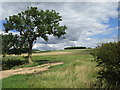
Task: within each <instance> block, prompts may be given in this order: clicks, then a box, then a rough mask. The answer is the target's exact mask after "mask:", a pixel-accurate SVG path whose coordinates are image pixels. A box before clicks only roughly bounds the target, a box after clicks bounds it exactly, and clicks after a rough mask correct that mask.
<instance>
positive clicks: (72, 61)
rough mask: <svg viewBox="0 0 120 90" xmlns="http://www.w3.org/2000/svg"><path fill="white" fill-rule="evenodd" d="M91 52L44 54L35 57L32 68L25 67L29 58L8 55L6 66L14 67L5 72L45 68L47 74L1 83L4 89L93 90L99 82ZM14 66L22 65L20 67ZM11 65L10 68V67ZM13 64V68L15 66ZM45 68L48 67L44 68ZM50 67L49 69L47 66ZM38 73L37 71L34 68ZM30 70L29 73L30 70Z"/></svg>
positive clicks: (17, 77) (18, 77) (11, 77)
mask: <svg viewBox="0 0 120 90" xmlns="http://www.w3.org/2000/svg"><path fill="white" fill-rule="evenodd" d="M90 52H91V49H78V50H77V49H76V50H59V51H48V52H47V51H46V52H45V51H44V52H36V53H33V56H32V58H33V61H34V63H32V64H27V63H26V59H25V57H26V54H22V55H18V56H16V55H9V56H6V57H5V58H4V60H3V61H4V62H5V63H6V62H7V63H8V62H9V63H10V61H12V64H11V63H10V64H11V66H9V67H7V66H6V67H4V71H6V70H8V69H10V70H17V69H21V68H23V70H24V69H25V68H31V67H36V66H40V65H43V67H37V70H38V68H39V69H40V68H46V67H47V68H46V69H47V70H42V71H40V70H39V71H37V70H36V72H37V73H27V74H16V75H11V76H9V77H6V78H3V79H2V87H3V88H93V87H95V84H96V82H97V80H96V77H97V68H96V67H95V65H96V63H95V62H92V60H93V59H94V58H93V56H92V55H91V54H90ZM14 62H17V63H19V64H18V65H16V64H14ZM57 62H58V63H59V62H62V64H59V65H52V63H57ZM10 64H9V65H10ZM13 64H14V65H13ZM44 64H46V65H44ZM48 64H49V65H48ZM34 69H36V68H34ZM29 70H30V69H29Z"/></svg>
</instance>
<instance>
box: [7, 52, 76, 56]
mask: <svg viewBox="0 0 120 90" xmlns="http://www.w3.org/2000/svg"><path fill="white" fill-rule="evenodd" d="M73 53H74V52H46V53H32V56H39V55H67V54H73ZM27 55H28V54H27V53H25V54H21V56H27ZM8 56H9V55H8ZM10 56H16V55H14V54H13V55H10Z"/></svg>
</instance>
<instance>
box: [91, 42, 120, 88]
mask: <svg viewBox="0 0 120 90" xmlns="http://www.w3.org/2000/svg"><path fill="white" fill-rule="evenodd" d="M119 45H120V41H119V42H110V43H103V44H101V45H100V46H97V47H96V48H95V50H94V52H93V53H92V55H93V56H94V58H95V59H94V61H96V62H97V67H100V70H99V71H98V75H99V76H98V78H99V79H100V80H101V82H102V83H106V85H107V86H108V87H114V86H115V85H117V87H120V57H119V51H120V47H119Z"/></svg>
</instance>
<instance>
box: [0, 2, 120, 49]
mask: <svg viewBox="0 0 120 90" xmlns="http://www.w3.org/2000/svg"><path fill="white" fill-rule="evenodd" d="M28 6H35V7H38V9H43V10H46V9H49V10H52V9H54V10H56V12H59V13H60V15H61V16H62V20H63V21H62V22H60V23H61V25H66V26H67V27H68V28H67V30H66V33H67V34H66V35H64V37H65V39H64V38H56V37H53V36H50V37H49V41H48V42H45V41H44V40H43V39H41V38H39V39H38V40H37V42H36V44H35V45H34V47H33V48H34V49H39V50H56V49H63V48H64V47H68V46H86V47H96V46H97V45H99V44H100V43H102V42H110V41H116V40H117V33H118V3H117V2H43V3H42V2H3V3H2V17H0V23H1V25H0V29H1V30H2V22H4V18H5V17H8V16H10V15H14V14H17V13H19V12H21V11H24V10H26V9H27V7H28Z"/></svg>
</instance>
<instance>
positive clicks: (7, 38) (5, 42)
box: [1, 33, 15, 57]
mask: <svg viewBox="0 0 120 90" xmlns="http://www.w3.org/2000/svg"><path fill="white" fill-rule="evenodd" d="M1 36H2V54H3V57H5V56H6V54H8V52H9V50H10V49H11V48H12V47H13V46H14V40H15V37H14V36H13V35H12V33H10V34H8V35H3V34H1Z"/></svg>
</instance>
